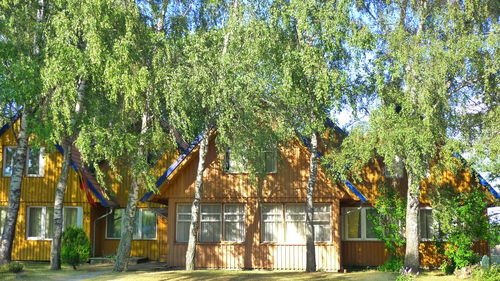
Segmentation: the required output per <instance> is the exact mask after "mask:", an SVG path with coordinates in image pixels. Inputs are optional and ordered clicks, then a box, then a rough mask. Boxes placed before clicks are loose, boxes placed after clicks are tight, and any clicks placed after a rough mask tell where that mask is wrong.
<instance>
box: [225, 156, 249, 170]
mask: <svg viewBox="0 0 500 281" xmlns="http://www.w3.org/2000/svg"><path fill="white" fill-rule="evenodd" d="M225 160H226V171H228V172H232V173H244V172H246V170H247V168H246V162H247V161H246V159H244V158H243V157H242V156H239V155H236V154H235V153H232V152H231V150H228V151H226V159H225Z"/></svg>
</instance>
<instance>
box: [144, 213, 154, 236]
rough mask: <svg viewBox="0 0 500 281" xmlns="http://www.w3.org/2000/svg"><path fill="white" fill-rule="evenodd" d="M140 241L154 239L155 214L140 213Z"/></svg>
mask: <svg viewBox="0 0 500 281" xmlns="http://www.w3.org/2000/svg"><path fill="white" fill-rule="evenodd" d="M141 233H142V239H155V238H156V214H155V213H153V212H151V211H143V212H142V225H141Z"/></svg>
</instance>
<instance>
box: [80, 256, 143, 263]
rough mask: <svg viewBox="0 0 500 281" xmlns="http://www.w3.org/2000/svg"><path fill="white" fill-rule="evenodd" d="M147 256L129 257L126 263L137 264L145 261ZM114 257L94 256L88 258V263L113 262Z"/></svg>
mask: <svg viewBox="0 0 500 281" xmlns="http://www.w3.org/2000/svg"><path fill="white" fill-rule="evenodd" d="M147 261H148V258H147V257H130V259H129V261H128V264H139V263H144V262H147ZM114 262H115V258H114V257H94V258H90V264H102V263H114Z"/></svg>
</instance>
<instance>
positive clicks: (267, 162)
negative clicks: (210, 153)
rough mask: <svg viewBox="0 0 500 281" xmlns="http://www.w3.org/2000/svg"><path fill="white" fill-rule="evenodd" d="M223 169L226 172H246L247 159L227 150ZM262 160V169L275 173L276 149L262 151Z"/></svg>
mask: <svg viewBox="0 0 500 281" xmlns="http://www.w3.org/2000/svg"><path fill="white" fill-rule="evenodd" d="M224 160H225V162H224V170H225V171H226V172H228V173H246V172H248V161H247V160H246V159H245V158H244V157H242V156H239V155H236V154H234V153H231V150H230V149H229V150H227V151H226V154H225V159H224ZM262 161H264V167H263V168H264V170H265V172H266V173H276V167H277V163H276V162H277V150H276V149H273V150H269V151H264V152H263V153H262Z"/></svg>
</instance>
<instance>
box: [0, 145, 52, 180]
mask: <svg viewBox="0 0 500 281" xmlns="http://www.w3.org/2000/svg"><path fill="white" fill-rule="evenodd" d="M44 152H45V149H44V148H43V147H42V148H28V155H27V157H26V163H25V165H26V176H28V177H42V176H43V171H44ZM15 153H16V147H15V146H6V147H5V148H4V150H3V155H4V157H3V176H4V177H11V176H12V171H13V168H14V155H15Z"/></svg>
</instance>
